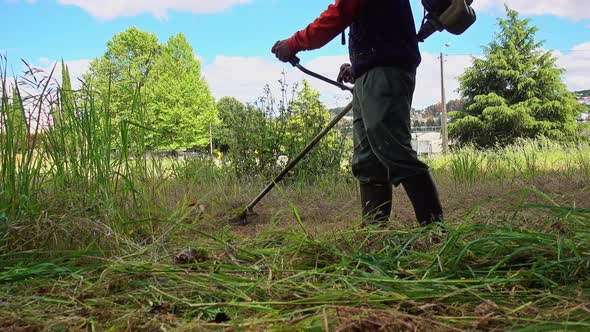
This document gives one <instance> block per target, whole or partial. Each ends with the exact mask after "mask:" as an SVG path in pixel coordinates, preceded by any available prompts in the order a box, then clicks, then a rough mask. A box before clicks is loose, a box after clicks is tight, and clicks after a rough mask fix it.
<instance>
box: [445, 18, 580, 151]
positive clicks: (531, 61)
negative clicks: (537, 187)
mask: <svg viewBox="0 0 590 332" xmlns="http://www.w3.org/2000/svg"><path fill="white" fill-rule="evenodd" d="M506 11H507V18H505V19H498V26H499V29H500V31H499V32H497V33H496V34H495V36H494V39H493V40H492V42H491V43H490V44H489V45H488V46H485V47H483V50H484V57H483V58H481V59H479V58H474V59H473V66H472V67H471V68H469V69H467V70H466V71H465V73H464V74H463V75H462V76H461V77H460V78H459V80H460V88H459V91H460V93H461V94H462V96H463V98H464V99H465V100H466V106H465V108H464V109H463V110H462V111H458V112H452V113H450V117H451V119H452V120H453V121H452V123H451V124H450V126H449V134H450V136H451V138H453V139H455V140H457V141H458V142H459V143H473V144H475V145H477V146H480V147H492V146H495V145H506V144H510V143H512V142H514V141H515V140H516V139H517V138H535V137H538V136H546V137H549V138H553V139H564V138H567V137H572V136H574V135H575V134H576V129H577V127H576V121H575V120H576V117H577V115H578V114H580V113H581V111H582V109H581V107H580V104H579V103H578V102H577V101H576V100H575V98H574V96H573V94H571V93H570V92H568V91H567V89H566V86H565V84H564V83H563V82H562V80H561V75H562V74H563V69H560V68H558V67H557V65H556V61H557V59H556V58H555V57H554V56H552V54H551V53H550V52H548V51H545V50H543V49H542V46H543V42H537V41H536V40H535V34H536V32H537V31H538V28H537V27H536V26H533V25H531V24H530V20H529V19H521V18H519V15H518V13H517V12H516V11H514V10H511V9H509V8H508V7H506Z"/></svg>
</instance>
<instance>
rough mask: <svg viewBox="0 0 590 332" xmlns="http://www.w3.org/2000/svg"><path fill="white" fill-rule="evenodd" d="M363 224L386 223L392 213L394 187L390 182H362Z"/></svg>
mask: <svg viewBox="0 0 590 332" xmlns="http://www.w3.org/2000/svg"><path fill="white" fill-rule="evenodd" d="M360 189H361V204H362V207H363V225H365V226H366V225H371V224H385V223H387V222H388V221H389V216H390V215H391V205H392V204H391V200H392V194H393V189H392V186H391V185H390V184H363V183H361V184H360Z"/></svg>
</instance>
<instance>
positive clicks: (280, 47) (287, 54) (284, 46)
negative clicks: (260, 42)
mask: <svg viewBox="0 0 590 332" xmlns="http://www.w3.org/2000/svg"><path fill="white" fill-rule="evenodd" d="M271 52H272V53H274V54H275V55H276V56H277V59H279V60H281V61H283V62H289V60H291V58H293V57H294V56H295V55H296V54H297V53H296V52H293V51H291V49H290V48H289V44H288V43H287V41H286V40H279V41H278V42H276V43H275V45H274V46H273V47H272V50H271Z"/></svg>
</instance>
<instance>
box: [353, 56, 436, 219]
mask: <svg viewBox="0 0 590 332" xmlns="http://www.w3.org/2000/svg"><path fill="white" fill-rule="evenodd" d="M415 85H416V74H415V72H411V71H407V70H403V69H400V68H396V67H376V68H373V69H371V70H370V71H369V72H367V73H365V74H364V75H362V76H361V77H359V78H358V79H357V80H356V82H355V86H354V98H353V112H354V156H353V161H352V170H353V173H354V175H355V176H356V177H357V179H358V180H359V183H360V190H361V202H362V206H363V221H364V222H365V223H371V222H385V221H387V220H388V219H389V216H390V214H391V205H392V203H391V201H392V189H391V188H392V185H393V186H396V187H397V186H399V185H400V184H403V186H404V188H405V189H406V192H407V193H408V196H409V198H410V200H411V201H412V204H413V206H414V211H415V212H416V218H417V219H418V222H419V223H420V224H421V225H427V224H430V223H432V222H435V221H442V217H443V216H442V214H443V213H442V207H441V205H440V202H439V198H438V193H437V189H436V185H435V184H434V181H433V179H432V176H431V173H430V169H429V168H428V166H427V165H426V164H424V163H423V162H421V161H419V160H418V154H417V153H416V151H414V149H413V148H412V134H411V124H410V110H411V105H412V96H413V94H414V88H415Z"/></svg>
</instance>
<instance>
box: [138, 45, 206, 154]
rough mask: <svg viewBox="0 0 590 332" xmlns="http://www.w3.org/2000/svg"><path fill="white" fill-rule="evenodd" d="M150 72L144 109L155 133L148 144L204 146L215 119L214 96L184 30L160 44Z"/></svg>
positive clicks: (177, 146) (169, 146) (170, 146)
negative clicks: (146, 101)
mask: <svg viewBox="0 0 590 332" xmlns="http://www.w3.org/2000/svg"><path fill="white" fill-rule="evenodd" d="M151 73H152V75H153V77H152V79H150V80H149V82H148V84H147V85H146V93H147V94H148V96H149V101H150V102H149V104H148V106H147V108H148V110H147V111H148V114H149V115H150V116H151V117H152V118H153V122H152V123H151V124H150V126H151V127H152V128H154V129H155V131H156V132H157V134H155V135H152V137H153V139H152V140H151V141H150V142H149V145H151V146H157V147H160V148H167V149H178V148H181V147H187V148H193V147H203V146H207V145H208V144H209V138H210V137H209V128H210V125H215V124H216V121H217V111H216V108H215V100H214V99H213V96H212V95H211V92H210V90H209V86H208V85H207V82H206V81H205V79H204V78H203V77H202V76H201V64H200V63H199V61H198V60H197V59H196V58H195V55H194V52H193V48H192V47H191V45H190V44H189V43H188V41H187V40H186V38H185V36H184V35H183V34H181V33H179V34H177V35H176V36H173V37H171V38H170V39H169V40H168V43H167V44H166V45H163V46H161V52H160V54H159V56H158V58H157V60H156V62H155V64H154V67H153V69H152V72H151Z"/></svg>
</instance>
